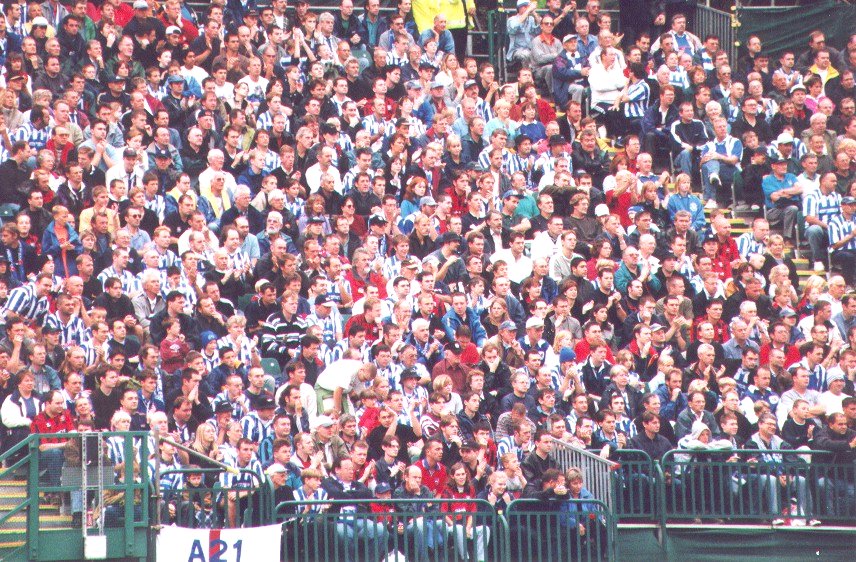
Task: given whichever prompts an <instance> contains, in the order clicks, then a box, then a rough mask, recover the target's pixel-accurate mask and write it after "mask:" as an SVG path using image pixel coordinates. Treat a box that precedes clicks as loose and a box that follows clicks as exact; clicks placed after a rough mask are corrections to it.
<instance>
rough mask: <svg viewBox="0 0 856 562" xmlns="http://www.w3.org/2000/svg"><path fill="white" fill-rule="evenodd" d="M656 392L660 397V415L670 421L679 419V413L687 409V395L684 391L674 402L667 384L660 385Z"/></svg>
mask: <svg viewBox="0 0 856 562" xmlns="http://www.w3.org/2000/svg"><path fill="white" fill-rule="evenodd" d="M654 394H656V395H657V396H659V397H660V415H661V416H663V417H664V418H665V419H667V420H669V421H677V419H678V414H680V413H681V412H683V411H684V410H686V409H687V395H686V394H685V393H683V392H681V393H680V395H678V398H677V400H675V401H674V402H673V401H672V397H671V396H670V392H669V387H668V386H666V385H665V384H663V385H660V386H658V387H657V390H655V391H654Z"/></svg>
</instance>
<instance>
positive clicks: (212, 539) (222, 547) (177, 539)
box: [157, 525, 282, 562]
mask: <svg viewBox="0 0 856 562" xmlns="http://www.w3.org/2000/svg"><path fill="white" fill-rule="evenodd" d="M281 542H282V527H281V526H280V525H268V526H266V527H249V528H245V529H187V528H184V527H164V528H162V529H161V531H160V533H158V538H157V559H158V560H164V561H167V560H168V561H170V562H279V551H280V544H281Z"/></svg>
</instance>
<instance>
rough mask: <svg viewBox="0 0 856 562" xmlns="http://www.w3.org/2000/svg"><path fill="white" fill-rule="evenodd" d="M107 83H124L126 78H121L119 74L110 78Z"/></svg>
mask: <svg viewBox="0 0 856 562" xmlns="http://www.w3.org/2000/svg"><path fill="white" fill-rule="evenodd" d="M107 81H108V82H124V81H125V78H124V77H122V76H119V75H118V74H114V75H113V76H111V77H110V78H108V79H107Z"/></svg>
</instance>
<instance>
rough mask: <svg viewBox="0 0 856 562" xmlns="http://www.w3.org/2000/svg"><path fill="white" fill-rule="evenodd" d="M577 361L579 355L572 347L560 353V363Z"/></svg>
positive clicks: (563, 349)
mask: <svg viewBox="0 0 856 562" xmlns="http://www.w3.org/2000/svg"><path fill="white" fill-rule="evenodd" d="M576 360H577V354H576V352H575V351H574V350H573V348H570V347H563V348H562V350H561V351H560V352H559V363H570V362H572V361H576Z"/></svg>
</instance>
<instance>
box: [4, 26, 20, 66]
mask: <svg viewBox="0 0 856 562" xmlns="http://www.w3.org/2000/svg"><path fill="white" fill-rule="evenodd" d="M21 43H22V40H21V36H20V35H18V34H17V33H12V32H11V31H7V32H6V48H5V49H2V50H0V65H5V64H6V57H8V56H9V53H20V52H21Z"/></svg>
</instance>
